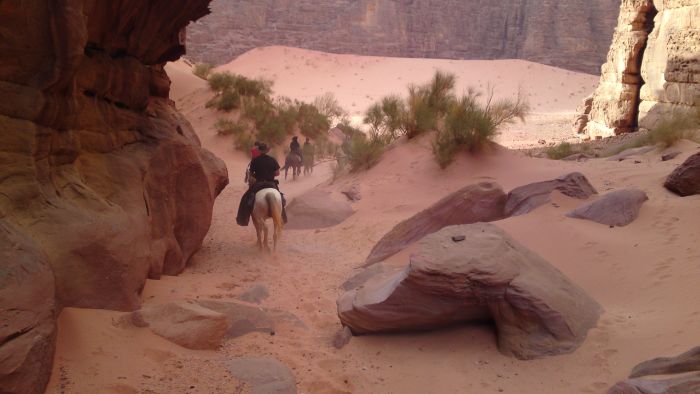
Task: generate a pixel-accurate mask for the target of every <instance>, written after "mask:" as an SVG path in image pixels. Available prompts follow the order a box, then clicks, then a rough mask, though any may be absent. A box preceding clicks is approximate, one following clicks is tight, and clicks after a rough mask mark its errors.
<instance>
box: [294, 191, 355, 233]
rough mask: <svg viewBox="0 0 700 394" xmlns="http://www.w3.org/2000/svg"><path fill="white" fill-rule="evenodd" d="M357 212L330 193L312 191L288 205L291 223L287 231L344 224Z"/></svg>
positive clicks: (346, 202) (345, 201)
mask: <svg viewBox="0 0 700 394" xmlns="http://www.w3.org/2000/svg"><path fill="white" fill-rule="evenodd" d="M354 213H355V211H354V210H353V209H352V206H350V203H348V201H347V199H345V198H343V199H336V198H335V197H334V196H333V195H332V194H331V193H330V192H328V191H323V190H320V189H317V190H312V191H310V192H307V193H305V194H302V195H301V196H299V197H295V198H294V200H292V202H290V203H289V205H287V217H288V218H289V222H288V223H287V224H286V225H285V229H290V230H309V229H316V228H325V227H332V226H335V225H337V224H340V223H342V222H343V221H345V219H347V218H349V217H350V216H352V214H354Z"/></svg>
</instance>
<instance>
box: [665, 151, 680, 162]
mask: <svg viewBox="0 0 700 394" xmlns="http://www.w3.org/2000/svg"><path fill="white" fill-rule="evenodd" d="M680 154H681V152H680V151H678V150H676V151H673V152H669V153H666V154H664V155H663V156H661V161H669V160H673V159H675V158H676V157H677V156H678V155H680Z"/></svg>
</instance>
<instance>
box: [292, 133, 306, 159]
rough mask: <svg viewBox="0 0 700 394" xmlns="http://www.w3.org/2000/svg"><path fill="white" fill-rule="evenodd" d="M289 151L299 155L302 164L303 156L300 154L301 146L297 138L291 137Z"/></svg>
mask: <svg viewBox="0 0 700 394" xmlns="http://www.w3.org/2000/svg"><path fill="white" fill-rule="evenodd" d="M289 150H290V151H291V152H292V153H296V154H297V155H299V158H300V159H301V160H302V162H303V161H304V154H303V153H302V152H301V145H300V144H299V141H298V138H297V136H294V137H292V142H291V143H289Z"/></svg>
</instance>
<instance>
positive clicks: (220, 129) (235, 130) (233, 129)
mask: <svg viewBox="0 0 700 394" xmlns="http://www.w3.org/2000/svg"><path fill="white" fill-rule="evenodd" d="M214 128H215V129H216V132H217V134H219V135H231V134H233V135H238V134H241V133H243V132H245V131H246V130H247V129H248V127H247V126H246V125H245V124H244V123H241V122H235V121H232V120H230V119H224V118H221V119H219V120H217V121H216V123H215V124H214Z"/></svg>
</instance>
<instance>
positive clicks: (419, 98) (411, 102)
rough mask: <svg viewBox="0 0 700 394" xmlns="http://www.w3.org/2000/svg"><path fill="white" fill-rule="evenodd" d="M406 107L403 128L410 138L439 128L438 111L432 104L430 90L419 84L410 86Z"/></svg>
mask: <svg viewBox="0 0 700 394" xmlns="http://www.w3.org/2000/svg"><path fill="white" fill-rule="evenodd" d="M406 107H407V111H406V116H405V117H404V122H403V129H404V130H405V131H406V136H407V137H408V138H409V139H410V138H415V137H417V136H419V135H421V134H423V133H424V132H426V131H430V130H437V126H438V113H437V112H436V111H435V109H434V108H432V107H431V105H430V92H429V91H428V90H427V89H425V88H421V87H417V86H411V87H409V88H408V101H407V105H406Z"/></svg>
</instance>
